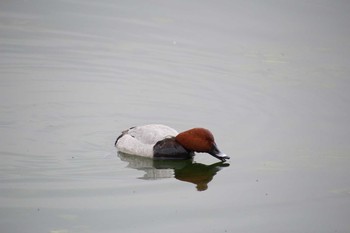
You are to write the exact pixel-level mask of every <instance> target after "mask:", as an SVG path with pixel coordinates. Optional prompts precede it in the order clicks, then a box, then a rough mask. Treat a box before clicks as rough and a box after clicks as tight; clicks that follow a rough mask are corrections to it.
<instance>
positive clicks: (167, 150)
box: [153, 137, 194, 159]
mask: <svg viewBox="0 0 350 233" xmlns="http://www.w3.org/2000/svg"><path fill="white" fill-rule="evenodd" d="M153 153H154V158H158V159H189V158H192V157H193V156H194V153H193V152H191V151H188V150H186V149H185V148H184V147H183V146H181V145H180V144H179V143H178V142H176V141H175V138H174V137H172V138H166V139H163V140H162V141H159V142H157V143H156V144H155V145H154V147H153Z"/></svg>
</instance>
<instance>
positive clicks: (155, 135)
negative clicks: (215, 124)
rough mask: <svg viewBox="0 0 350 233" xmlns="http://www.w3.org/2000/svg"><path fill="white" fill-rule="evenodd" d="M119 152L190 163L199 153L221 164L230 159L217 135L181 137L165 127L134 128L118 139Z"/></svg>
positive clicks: (201, 131)
mask: <svg viewBox="0 0 350 233" xmlns="http://www.w3.org/2000/svg"><path fill="white" fill-rule="evenodd" d="M114 145H115V146H116V148H117V149H118V151H120V152H122V153H126V154H132V155H138V156H142V157H149V158H154V159H190V158H193V156H194V155H195V152H199V153H208V154H210V155H212V156H214V157H215V158H217V159H220V160H221V161H226V160H227V159H229V158H230V157H229V156H227V155H226V154H224V153H222V152H221V151H220V150H219V148H218V146H217V145H216V143H215V140H214V136H213V134H212V133H211V132H210V131H209V130H208V129H205V128H192V129H189V130H186V131H184V132H181V133H178V132H177V131H176V130H175V129H173V128H171V127H169V126H166V125H162V124H148V125H143V126H135V127H131V128H129V129H127V130H124V131H122V133H121V134H120V135H119V136H118V137H117V140H116V141H115V144H114Z"/></svg>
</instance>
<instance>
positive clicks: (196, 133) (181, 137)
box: [175, 128, 229, 161]
mask: <svg viewBox="0 0 350 233" xmlns="http://www.w3.org/2000/svg"><path fill="white" fill-rule="evenodd" d="M175 139H176V141H177V142H178V143H180V144H181V145H182V146H183V147H184V148H185V149H186V150H189V151H195V152H206V153H209V154H211V155H213V156H214V157H216V158H218V159H221V160H223V161H225V160H226V159H229V157H228V156H226V155H225V154H223V153H221V152H220V150H219V149H218V148H217V146H216V143H215V141H214V136H213V134H212V133H211V132H210V131H209V130H207V129H204V128H194V129H190V130H187V131H184V132H182V133H179V134H178V135H177V136H176V137H175Z"/></svg>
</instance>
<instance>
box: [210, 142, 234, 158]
mask: <svg viewBox="0 0 350 233" xmlns="http://www.w3.org/2000/svg"><path fill="white" fill-rule="evenodd" d="M209 154H211V155H212V156H214V157H215V158H218V159H220V160H221V161H223V162H225V161H226V160H227V159H230V157H229V156H227V155H226V154H224V153H222V152H221V151H220V150H219V149H218V147H217V146H216V145H215V144H214V146H213V148H212V150H211V151H210V153H209Z"/></svg>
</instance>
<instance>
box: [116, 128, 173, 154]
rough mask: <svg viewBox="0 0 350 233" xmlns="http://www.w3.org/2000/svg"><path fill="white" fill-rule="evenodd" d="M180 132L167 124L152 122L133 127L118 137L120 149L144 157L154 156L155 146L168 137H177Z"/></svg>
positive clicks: (117, 143)
mask: <svg viewBox="0 0 350 233" xmlns="http://www.w3.org/2000/svg"><path fill="white" fill-rule="evenodd" d="M177 134H178V132H177V131H176V130H175V129H172V128H170V127H168V126H165V125H159V124H151V125H144V126H136V127H132V128H130V129H128V130H125V131H123V133H122V134H121V135H120V136H119V137H118V139H117V141H116V147H117V148H118V150H119V151H121V152H124V153H128V154H135V155H140V156H144V157H153V146H154V145H155V144H156V143H157V142H158V141H161V140H163V139H165V138H167V137H175V136H176V135H177Z"/></svg>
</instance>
